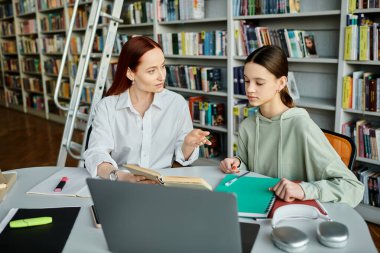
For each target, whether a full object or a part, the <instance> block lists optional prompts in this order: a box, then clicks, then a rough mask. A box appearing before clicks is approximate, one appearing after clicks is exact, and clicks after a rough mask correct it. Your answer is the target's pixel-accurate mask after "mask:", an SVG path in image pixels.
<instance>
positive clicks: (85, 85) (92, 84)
mask: <svg viewBox="0 0 380 253" xmlns="http://www.w3.org/2000/svg"><path fill="white" fill-rule="evenodd" d="M83 87H85V88H95V83H89V82H86V83H84V84H83Z"/></svg>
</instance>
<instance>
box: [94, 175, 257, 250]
mask: <svg viewBox="0 0 380 253" xmlns="http://www.w3.org/2000/svg"><path fill="white" fill-rule="evenodd" d="M87 184H88V187H89V189H90V192H91V196H92V199H93V201H94V205H95V208H96V211H97V213H98V217H99V220H100V223H101V225H102V229H103V232H104V236H105V238H106V241H107V244H108V247H109V249H110V250H111V251H113V252H192V253H193V252H229V253H230V252H242V249H243V247H244V246H245V248H247V247H248V248H247V251H248V252H250V249H252V245H253V242H254V240H255V238H256V236H257V232H258V229H259V225H258V224H247V223H245V225H244V227H242V228H243V229H244V231H248V234H246V235H245V237H244V238H243V239H242V238H241V233H240V229H241V226H240V225H239V222H238V215H237V207H236V199H235V197H234V196H233V195H231V194H227V193H220V192H208V191H202V190H194V189H185V188H172V187H163V186H161V185H141V184H131V183H126V182H111V181H109V180H100V179H91V178H89V179H87ZM242 241H245V242H242ZM244 244H245V245H244ZM248 244H249V245H248Z"/></svg>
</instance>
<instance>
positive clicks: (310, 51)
mask: <svg viewBox="0 0 380 253" xmlns="http://www.w3.org/2000/svg"><path fill="white" fill-rule="evenodd" d="M302 40H303V50H304V54H305V56H306V57H318V53H317V45H316V43H315V38H314V34H311V33H306V32H303V33H302Z"/></svg>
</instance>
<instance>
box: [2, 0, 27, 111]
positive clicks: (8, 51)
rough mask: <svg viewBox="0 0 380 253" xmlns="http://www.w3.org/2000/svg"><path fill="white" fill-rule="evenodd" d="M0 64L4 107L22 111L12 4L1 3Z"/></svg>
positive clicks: (21, 92)
mask: <svg viewBox="0 0 380 253" xmlns="http://www.w3.org/2000/svg"><path fill="white" fill-rule="evenodd" d="M1 9H2V11H3V16H2V19H1V42H0V43H1V64H2V82H3V87H4V97H5V105H6V106H7V107H9V108H13V109H16V110H19V111H24V110H25V108H24V101H23V90H22V85H21V80H20V71H19V70H20V68H19V63H18V54H17V41H16V26H15V11H14V4H12V2H11V1H5V2H1Z"/></svg>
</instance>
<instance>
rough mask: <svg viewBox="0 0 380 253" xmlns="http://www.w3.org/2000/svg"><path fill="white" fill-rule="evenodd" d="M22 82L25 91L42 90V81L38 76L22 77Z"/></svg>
mask: <svg viewBox="0 0 380 253" xmlns="http://www.w3.org/2000/svg"><path fill="white" fill-rule="evenodd" d="M22 83H23V85H24V89H25V90H27V91H35V92H44V89H43V86H42V81H41V79H39V78H33V77H29V78H22Z"/></svg>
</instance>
